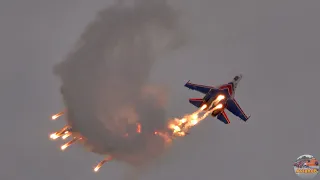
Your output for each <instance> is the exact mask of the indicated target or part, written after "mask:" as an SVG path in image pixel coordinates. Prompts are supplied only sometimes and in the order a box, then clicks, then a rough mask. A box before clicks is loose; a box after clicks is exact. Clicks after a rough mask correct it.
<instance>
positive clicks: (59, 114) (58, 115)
mask: <svg viewBox="0 0 320 180" xmlns="http://www.w3.org/2000/svg"><path fill="white" fill-rule="evenodd" d="M63 114H64V112H59V113H57V114H55V115H53V116H51V119H52V120H56V119H57V118H58V117H60V116H62V115H63Z"/></svg>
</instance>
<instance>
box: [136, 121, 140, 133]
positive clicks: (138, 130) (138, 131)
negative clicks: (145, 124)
mask: <svg viewBox="0 0 320 180" xmlns="http://www.w3.org/2000/svg"><path fill="white" fill-rule="evenodd" d="M137 133H141V124H140V123H137Z"/></svg>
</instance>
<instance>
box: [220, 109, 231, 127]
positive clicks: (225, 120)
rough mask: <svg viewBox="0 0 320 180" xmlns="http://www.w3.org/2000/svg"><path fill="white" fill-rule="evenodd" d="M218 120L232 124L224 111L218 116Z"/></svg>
mask: <svg viewBox="0 0 320 180" xmlns="http://www.w3.org/2000/svg"><path fill="white" fill-rule="evenodd" d="M217 118H218V119H219V120H220V121H222V122H223V123H225V124H230V120H229V118H228V115H227V114H226V112H224V111H222V112H221V113H220V114H218V116H217Z"/></svg>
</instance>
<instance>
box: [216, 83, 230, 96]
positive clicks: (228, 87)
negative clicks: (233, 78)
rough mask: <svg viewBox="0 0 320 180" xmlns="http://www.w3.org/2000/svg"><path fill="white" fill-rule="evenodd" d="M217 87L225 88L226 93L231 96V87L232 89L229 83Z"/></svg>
mask: <svg viewBox="0 0 320 180" xmlns="http://www.w3.org/2000/svg"><path fill="white" fill-rule="evenodd" d="M219 89H220V90H224V89H227V90H228V94H229V95H230V96H232V94H233V89H232V85H231V84H224V85H222V86H220V87H219Z"/></svg>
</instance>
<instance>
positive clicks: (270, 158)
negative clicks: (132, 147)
mask: <svg viewBox="0 0 320 180" xmlns="http://www.w3.org/2000/svg"><path fill="white" fill-rule="evenodd" d="M111 3H112V1H111V0H110V1H106V0H90V1H85V0H63V1H62V0H56V1H48V0H24V1H22V0H20V1H18V0H3V1H1V2H0V23H1V28H0V57H1V61H0V62H1V64H0V80H1V91H0V92H1V94H0V97H1V108H0V112H1V116H2V121H1V122H2V123H1V126H0V129H1V131H0V135H1V136H0V139H1V150H0V152H1V154H0V157H1V162H0V178H1V179H3V180H37V179H46V180H51V179H52V180H53V179H57V178H60V179H70V180H71V179H72V180H73V179H74V180H76V179H77V180H79V179H114V180H117V179H122V177H123V171H124V170H123V169H124V167H123V165H121V164H119V163H110V164H108V165H106V166H105V167H104V168H103V169H102V170H101V171H100V173H98V174H94V173H92V169H91V167H92V166H93V165H94V164H95V163H96V162H97V161H98V160H100V159H101V158H100V157H99V156H96V155H93V154H91V153H87V152H84V150H83V149H82V148H81V147H75V148H70V149H68V151H66V152H61V151H60V150H59V148H58V145H59V144H58V143H55V142H51V141H49V140H48V133H50V132H51V131H53V130H56V129H58V128H59V127H61V125H62V124H63V122H56V123H52V122H50V121H49V117H50V115H51V114H52V113H55V112H57V111H59V110H61V109H62V108H63V106H62V102H61V97H60V94H59V87H60V83H59V81H58V79H57V78H56V77H55V76H54V75H53V73H52V68H53V66H54V65H55V64H57V63H58V62H60V61H61V60H62V59H63V58H64V57H65V56H66V54H67V53H68V52H69V51H70V50H71V49H72V46H73V45H74V43H75V41H76V40H77V38H78V37H79V36H80V34H81V33H82V32H83V31H84V28H85V26H86V25H87V24H88V23H89V22H90V21H91V20H93V19H94V16H95V14H96V12H97V11H98V10H100V9H102V8H104V7H106V6H107V5H110V4H111ZM171 4H172V6H173V7H175V8H177V9H179V10H180V11H181V14H182V23H183V25H184V26H185V28H186V30H187V31H188V32H189V35H190V36H189V38H190V40H189V44H188V45H187V46H185V47H184V48H183V49H180V50H178V51H176V52H174V53H172V54H170V55H168V56H167V57H166V58H164V59H161V60H159V61H157V62H156V64H155V66H154V70H153V73H152V75H151V81H153V82H157V83H163V84H164V85H166V86H167V88H168V89H169V90H170V98H171V99H170V106H169V107H168V116H172V117H173V116H180V115H183V114H184V113H188V112H191V111H193V110H195V108H194V107H193V106H192V105H191V104H189V103H188V98H190V97H201V96H202V95H201V94H199V93H196V92H191V91H188V90H187V89H186V88H184V87H183V85H184V83H185V82H186V81H187V80H189V79H190V80H191V81H192V82H194V83H202V84H208V85H209V84H210V85H216V84H221V83H224V82H227V81H229V80H230V79H231V78H232V77H233V76H234V75H236V74H238V73H243V75H244V77H243V79H242V81H241V82H240V84H239V86H238V91H237V92H236V98H237V100H238V102H239V104H240V105H241V106H242V108H243V109H244V110H245V111H246V112H247V113H248V114H251V115H252V117H251V119H250V120H248V122H247V123H243V122H241V121H240V120H238V119H237V118H235V117H233V116H231V115H230V120H231V124H230V125H224V124H223V123H221V122H219V121H218V120H216V119H212V118H207V119H206V121H204V122H202V123H201V124H200V125H198V126H197V127H195V128H193V129H192V131H191V133H192V135H190V136H188V137H185V138H184V139H181V140H179V141H178V142H176V143H175V145H174V146H173V147H172V149H171V150H169V152H168V154H166V155H165V156H164V157H163V161H161V162H160V163H159V164H158V166H157V167H155V168H153V169H152V170H151V171H150V172H148V173H146V174H144V175H143V176H142V177H141V179H154V180H160V179H184V180H194V179H203V180H206V179H220V180H223V179H225V180H230V179H245V180H255V179H261V180H270V179H279V180H280V179H285V180H293V179H299V178H298V177H296V175H295V174H294V172H293V167H292V164H293V161H294V160H295V159H296V158H298V157H299V156H300V155H302V154H304V153H309V154H312V155H314V156H315V157H316V158H320V154H319V143H318V142H319V141H318V138H317V137H318V132H319V131H318V129H319V125H320V120H319V119H318V117H319V116H318V108H319V105H318V101H319V100H320V97H319V96H318V94H317V92H318V88H319V85H318V84H319V79H318V78H319V77H320V75H319V73H318V69H319V65H320V61H319V50H320V43H319V42H320V36H319V32H320V24H319V23H318V22H319V17H320V1H316V0H308V1H302V0H287V1H282V0H277V1H276V0H269V1H254V0H243V1H239V0H217V1H212V0H197V1H194V0H174V1H171ZM164 72H165V73H164Z"/></svg>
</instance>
